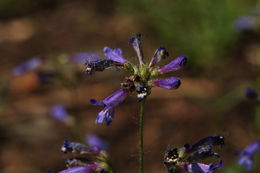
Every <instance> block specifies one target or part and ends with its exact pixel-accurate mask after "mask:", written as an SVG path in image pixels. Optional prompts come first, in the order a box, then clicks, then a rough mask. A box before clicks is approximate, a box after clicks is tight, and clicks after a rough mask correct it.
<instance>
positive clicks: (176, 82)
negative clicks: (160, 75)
mask: <svg viewBox="0 0 260 173" xmlns="http://www.w3.org/2000/svg"><path fill="white" fill-rule="evenodd" d="M152 84H153V85H155V86H157V87H161V88H165V89H170V90H171V89H177V88H179V86H180V85H181V81H180V79H178V78H175V77H170V78H166V79H162V80H158V81H152Z"/></svg>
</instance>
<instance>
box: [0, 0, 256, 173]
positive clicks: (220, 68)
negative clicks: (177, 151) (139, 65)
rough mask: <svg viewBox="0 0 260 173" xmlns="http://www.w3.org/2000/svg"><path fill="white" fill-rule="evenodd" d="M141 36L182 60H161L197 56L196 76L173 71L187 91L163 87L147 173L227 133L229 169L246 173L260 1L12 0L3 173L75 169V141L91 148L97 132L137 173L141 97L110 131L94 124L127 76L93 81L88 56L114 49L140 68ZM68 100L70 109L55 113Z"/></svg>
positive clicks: (148, 138) (3, 56)
mask: <svg viewBox="0 0 260 173" xmlns="http://www.w3.org/2000/svg"><path fill="white" fill-rule="evenodd" d="M135 33H142V36H143V37H142V41H143V48H144V54H145V56H146V58H147V61H148V60H149V59H150V57H151V56H152V55H153V53H154V51H155V50H156V49H157V48H158V47H159V46H165V47H166V48H167V49H168V51H169V53H170V58H168V59H166V60H164V61H162V62H160V65H164V64H166V63H167V62H169V61H170V60H171V59H172V58H174V57H177V56H181V55H185V56H187V57H188V64H187V66H186V67H185V68H184V69H182V70H181V71H178V72H173V73H170V74H167V75H168V76H176V77H179V78H181V80H182V85H181V87H180V88H179V89H178V90H173V91H167V90H164V89H160V88H154V89H153V92H152V94H151V96H150V97H149V99H148V100H147V102H146V109H145V128H144V130H145V170H146V172H149V173H163V172H165V168H164V166H163V155H164V152H165V151H166V149H167V148H169V147H179V146H182V145H183V144H186V143H190V144H192V143H194V142H196V141H198V140H199V139H201V138H203V137H206V136H211V135H215V134H223V135H224V136H225V143H226V144H225V146H224V147H222V148H221V149H219V152H220V153H221V155H222V159H223V161H224V168H223V169H221V170H220V171H219V172H220V173H221V172H222V173H238V172H245V171H244V170H243V169H241V168H240V167H239V166H238V165H237V157H236V155H235V153H236V152H238V151H241V150H242V149H243V148H245V147H246V146H247V145H248V144H250V143H251V142H253V141H256V140H257V139H259V138H260V134H259V131H260V106H259V103H257V102H256V101H255V100H250V99H247V98H246V96H245V89H246V88H247V87H251V88H253V89H255V90H256V91H258V92H260V75H259V74H260V68H259V67H260V1H256V0H218V1H209V0H186V1H183V0H162V1H159V0H124V1H120V0H104V1H102V0H74V1H70V0H0V64H1V65H0V93H1V94H0V118H1V121H0V141H1V142H0V172H3V173H17V172H19V173H46V172H47V168H51V169H52V170H53V172H58V171H60V170H63V169H65V164H64V158H65V157H64V154H63V153H61V152H60V147H61V145H62V144H63V141H64V140H65V139H68V140H71V141H78V142H82V143H85V142H86V141H85V140H84V139H85V135H87V134H95V135H98V136H99V137H101V138H102V139H104V140H106V141H107V142H108V143H109V146H110V147H109V149H108V152H109V154H110V157H111V160H112V164H113V166H114V169H115V171H116V172H123V173H133V172H137V169H138V158H137V157H138V155H137V139H138V135H137V133H138V131H137V130H138V125H137V122H138V116H137V115H138V111H139V104H138V102H137V100H136V98H135V96H131V97H128V98H127V99H126V101H125V102H124V103H122V104H120V105H119V106H118V107H117V108H116V114H115V119H114V121H113V123H112V125H111V126H109V127H107V126H105V125H104V124H102V125H99V124H95V123H94V122H95V118H96V115H97V114H98V112H99V111H100V110H101V107H95V106H91V105H90V104H89V100H90V99H91V98H96V99H103V98H105V97H106V96H108V95H109V94H111V93H112V92H114V91H116V90H117V89H119V87H120V82H122V80H123V79H124V76H125V75H126V74H125V73H124V72H117V71H116V70H114V69H110V70H107V71H105V72H102V73H101V72H100V73H99V72H97V73H95V74H94V75H92V76H87V75H84V72H83V71H84V58H83V59H82V55H84V54H78V53H98V54H99V55H100V56H101V57H103V47H104V46H109V47H111V48H116V47H120V48H122V50H123V54H124V56H125V57H126V58H128V59H129V60H130V61H135V60H134V59H135V57H134V56H135V53H134V51H133V49H132V48H131V46H129V44H128V38H130V37H132V36H133V35H134V34H135ZM83 57H84V56H83ZM26 62H27V63H26ZM24 63H26V65H24ZM21 64H22V66H21ZM28 67H29V70H28ZM167 75H166V76H167ZM57 105H59V106H60V107H62V106H64V110H63V109H62V110H60V111H58V112H59V113H58V115H57V116H55V115H54V114H55V113H53V112H55V108H57V107H55V106H57ZM53 106H54V107H53ZM65 111H67V112H65ZM64 112H65V113H64ZM258 155H259V154H258ZM259 161H260V158H259V156H258V157H256V158H255V165H254V169H253V170H252V171H251V172H252V173H253V172H254V173H259V171H260V165H259ZM249 172H250V171H249Z"/></svg>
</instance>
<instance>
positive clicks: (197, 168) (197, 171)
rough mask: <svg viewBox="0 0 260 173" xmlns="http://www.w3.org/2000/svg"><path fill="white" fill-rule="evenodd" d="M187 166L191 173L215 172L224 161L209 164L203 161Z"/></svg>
mask: <svg viewBox="0 0 260 173" xmlns="http://www.w3.org/2000/svg"><path fill="white" fill-rule="evenodd" d="M185 167H186V170H187V171H188V172H189V173H213V172H215V171H216V170H218V169H220V168H221V167H222V161H220V162H219V163H218V164H217V165H213V164H212V163H211V164H209V165H207V164H203V163H191V164H188V165H186V166H185Z"/></svg>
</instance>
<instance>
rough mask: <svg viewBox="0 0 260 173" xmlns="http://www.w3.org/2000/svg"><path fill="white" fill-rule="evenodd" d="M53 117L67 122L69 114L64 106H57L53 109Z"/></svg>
mask: <svg viewBox="0 0 260 173" xmlns="http://www.w3.org/2000/svg"><path fill="white" fill-rule="evenodd" d="M51 115H52V117H53V118H55V119H56V120H58V121H61V122H67V120H68V117H69V114H68V112H67V110H66V108H65V106H64V105H62V104H55V105H53V106H52V107H51Z"/></svg>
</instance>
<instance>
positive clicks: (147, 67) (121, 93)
mask: <svg viewBox="0 0 260 173" xmlns="http://www.w3.org/2000/svg"><path fill="white" fill-rule="evenodd" d="M129 42H130V44H131V45H132V46H133V48H134V50H135V52H136V54H137V57H138V60H139V65H134V64H133V63H131V62H129V61H128V60H126V59H125V58H124V56H123V53H122V50H121V49H120V48H115V49H111V48H109V47H105V48H104V54H105V57H106V59H102V60H99V61H93V63H92V62H91V60H87V63H86V66H87V70H86V71H87V74H92V73H93V72H94V71H104V70H105V69H107V68H109V67H111V66H115V67H117V68H121V69H124V70H125V71H126V72H127V73H128V74H129V76H128V77H126V78H125V79H124V81H123V82H122V83H121V89H120V90H118V91H116V92H114V93H113V94H111V95H110V96H109V97H107V98H105V99H104V100H101V101H96V100H94V99H91V101H90V102H91V104H92V105H98V106H104V109H103V110H102V111H101V112H99V114H98V116H97V119H96V123H102V122H103V121H104V120H105V121H106V124H107V125H109V124H111V122H112V120H113V119H114V109H115V107H116V106H117V105H118V104H119V103H121V102H123V101H124V100H125V98H126V96H127V95H129V94H130V93H132V92H134V91H135V92H136V94H137V99H138V100H139V101H142V100H144V99H145V98H146V97H147V96H148V95H149V94H150V93H151V90H152V87H154V86H157V87H161V88H165V89H177V88H178V87H179V86H180V84H181V81H180V79H179V78H175V77H169V78H166V79H162V80H160V79H157V76H158V75H159V74H163V73H167V72H171V71H175V70H179V69H181V68H182V67H183V66H184V65H185V64H186V62H187V58H186V57H185V56H181V57H178V58H176V59H174V60H173V61H171V62H170V63H169V64H168V65H165V66H163V67H162V68H159V67H158V66H156V65H157V63H158V62H159V61H161V60H162V59H165V58H166V57H168V56H169V54H168V52H167V50H166V49H165V47H162V46H161V47H159V48H158V49H157V50H156V51H155V53H154V54H153V56H152V58H151V60H150V62H149V63H145V62H144V55H143V51H142V46H141V35H140V34H137V35H136V36H135V37H133V38H131V39H130V41H129ZM110 61H113V62H114V63H111V62H110ZM100 66H102V67H103V68H101V67H100ZM155 77H156V79H153V78H155Z"/></svg>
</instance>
